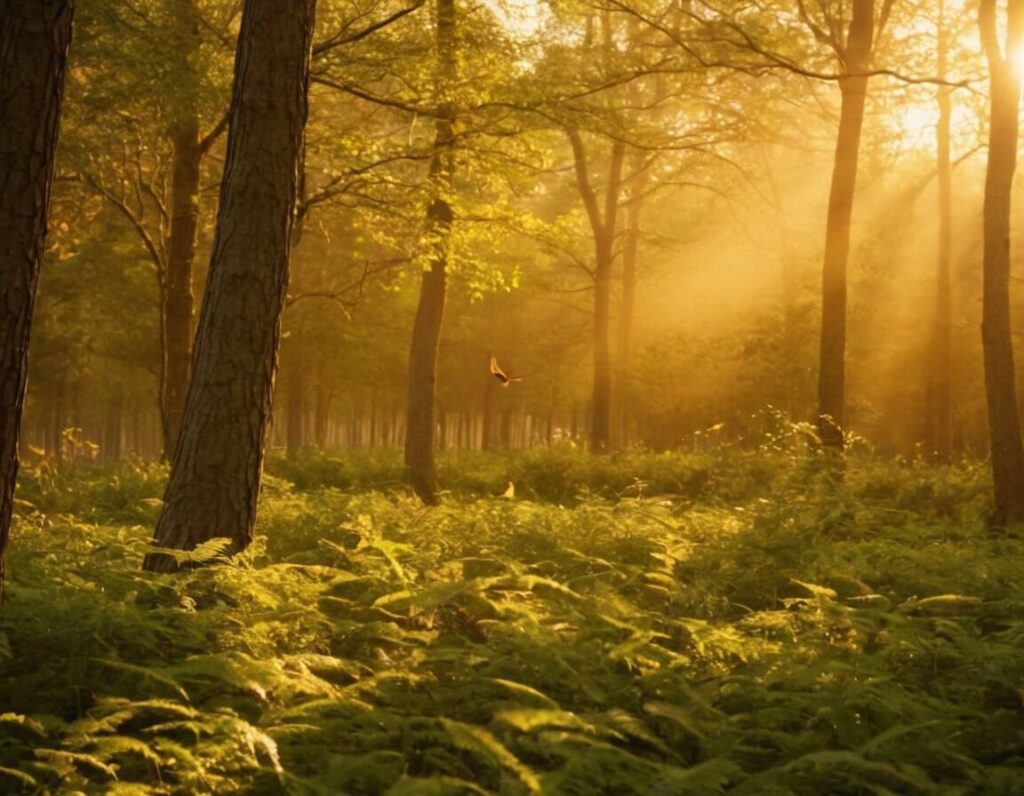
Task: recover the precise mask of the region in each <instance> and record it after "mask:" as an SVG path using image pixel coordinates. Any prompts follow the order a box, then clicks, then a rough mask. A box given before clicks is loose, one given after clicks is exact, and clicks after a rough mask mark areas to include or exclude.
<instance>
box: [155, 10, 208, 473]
mask: <svg viewBox="0 0 1024 796" xmlns="http://www.w3.org/2000/svg"><path fill="white" fill-rule="evenodd" d="M178 14H179V17H178V30H177V31H176V33H177V38H176V40H175V45H176V47H177V48H178V51H179V53H180V60H179V61H178V63H177V64H176V67H177V68H176V69H175V72H174V74H175V76H176V78H177V81H178V83H179V90H180V96H181V98H182V99H181V104H180V107H179V108H178V111H177V113H176V114H175V120H174V122H173V124H172V126H171V141H172V142H173V144H174V156H173V162H172V166H171V228H170V233H169V235H168V247H167V251H168V256H167V274H166V277H165V289H164V301H165V306H164V312H163V323H164V333H163V341H164V367H163V370H162V377H163V384H162V385H161V387H162V393H161V415H162V421H163V432H164V456H166V457H167V458H168V459H170V458H171V457H172V456H174V447H175V445H176V444H177V442H178V435H179V434H180V433H181V421H182V416H183V415H184V412H185V396H186V394H187V392H188V383H189V379H190V377H191V375H192V373H191V371H192V312H193V309H192V308H193V298H192V269H193V264H194V263H195V256H196V229H197V227H198V224H199V167H200V164H201V163H202V159H203V151H202V147H201V145H200V142H199V112H198V96H197V94H198V88H199V87H198V81H199V78H198V76H197V75H196V72H195V66H194V64H193V63H192V61H193V59H194V58H195V57H196V56H197V52H198V49H199V19H198V12H197V10H196V8H195V4H194V0H188V2H184V3H181V4H180V5H179V6H178Z"/></svg>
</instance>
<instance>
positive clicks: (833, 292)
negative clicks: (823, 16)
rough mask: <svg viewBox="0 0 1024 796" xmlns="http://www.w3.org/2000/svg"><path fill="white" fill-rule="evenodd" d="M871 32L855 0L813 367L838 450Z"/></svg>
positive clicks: (860, 1)
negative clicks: (852, 237) (849, 261)
mask: <svg viewBox="0 0 1024 796" xmlns="http://www.w3.org/2000/svg"><path fill="white" fill-rule="evenodd" d="M873 35H874V0H854V2H853V19H852V20H851V22H850V31H849V41H848V43H847V46H846V68H845V73H846V74H847V75H848V76H847V77H844V78H842V79H841V80H840V82H839V87H840V90H841V92H842V106H841V110H840V116H839V134H838V137H837V140H836V153H835V163H834V165H833V169H832V188H831V192H830V194H829V203H828V219H827V221H826V228H825V264H824V268H823V271H822V303H821V359H820V368H819V371H818V432H819V434H820V436H821V442H822V444H823V445H824V446H825V447H826V448H831V449H834V450H838V451H842V449H843V424H844V410H845V404H846V395H845V389H846V387H845V382H846V262H847V259H848V257H849V254H850V219H851V216H852V214H853V199H854V192H855V190H856V185H857V159H858V156H859V154H860V133H861V126H862V124H863V121H864V103H865V100H866V98H867V88H868V78H867V77H866V76H864V75H863V74H860V73H863V72H864V71H866V70H867V68H868V66H869V63H870V60H871V44H872V37H873Z"/></svg>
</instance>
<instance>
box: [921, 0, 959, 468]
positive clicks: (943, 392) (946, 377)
mask: <svg viewBox="0 0 1024 796" xmlns="http://www.w3.org/2000/svg"><path fill="white" fill-rule="evenodd" d="M942 11H943V12H944V7H943V9H942ZM938 36H939V39H938V52H937V74H938V75H939V77H945V75H946V59H947V49H948V41H947V38H948V33H947V31H946V26H945V14H944V13H940V18H939V25H938ZM951 93H952V89H951V88H950V87H949V86H939V89H938V92H937V95H938V96H937V99H938V104H939V121H938V123H937V124H936V126H935V144H936V167H937V169H938V175H939V207H938V210H939V241H938V244H939V246H938V248H939V252H938V255H939V256H938V263H937V265H938V269H937V274H936V296H935V326H934V329H933V330H932V350H931V357H930V363H929V364H930V368H929V370H930V371H931V373H930V376H931V378H930V380H929V381H930V384H929V389H928V412H927V417H928V445H929V447H930V448H931V452H932V453H933V454H934V455H935V456H936V457H937V458H938V459H939V460H940V461H948V460H949V457H950V453H951V452H952V430H951V429H952V405H953V401H952V392H953V387H952V355H951V348H952V341H951V335H952V331H953V300H952V248H953V245H952V243H953V242H952V228H953V201H952V179H953V168H952V164H951V161H950V115H951V108H950V104H951V102H950V94H951Z"/></svg>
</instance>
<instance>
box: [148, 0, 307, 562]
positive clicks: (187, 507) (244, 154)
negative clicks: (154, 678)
mask: <svg viewBox="0 0 1024 796" xmlns="http://www.w3.org/2000/svg"><path fill="white" fill-rule="evenodd" d="M315 6H316V2H315V0H295V1H294V2H290V3H264V2H260V0H246V2H245V6H244V9H243V12H242V24H241V30H240V32H239V35H238V51H237V55H236V59H235V85H234V96H233V98H232V109H231V124H230V132H229V134H228V146H227V157H226V161H225V169H224V181H223V183H222V185H221V196H220V209H219V212H218V218H217V233H216V237H215V240H214V246H213V255H212V257H211V261H210V272H209V277H208V279H207V287H206V294H205V296H204V300H203V307H202V311H201V313H200V320H199V328H198V331H197V334H196V353H195V359H194V366H195V367H194V373H193V377H192V382H191V385H190V387H189V390H188V396H187V399H186V403H185V417H184V422H183V424H182V430H181V436H180V438H179V441H178V444H177V446H176V448H175V454H174V457H173V459H172V464H171V475H170V480H169V482H168V485H167V491H166V494H165V496H164V510H163V512H162V513H161V515H160V519H159V521H158V522H157V527H156V543H157V544H159V545H161V546H163V547H171V548H179V549H192V548H194V547H195V546H196V545H198V544H200V543H202V542H204V541H206V540H208V539H211V538H213V537H224V536H226V537H229V538H230V539H231V549H232V550H233V551H236V552H237V551H239V550H242V549H244V548H245V547H246V546H248V544H249V542H250V541H252V532H253V525H254V523H255V520H256V500H257V497H258V494H259V487H260V478H261V475H262V470H263V456H264V450H265V445H266V433H267V426H268V422H269V419H270V414H271V395H272V391H273V383H274V375H275V372H276V370H277V352H278V344H279V341H280V333H281V313H282V311H283V309H284V301H285V295H286V292H287V288H288V256H289V244H290V236H291V230H292V223H293V219H294V215H295V198H296V188H297V183H298V164H299V152H300V149H301V146H302V137H303V128H304V126H305V121H306V109H307V91H308V85H309V55H310V43H311V40H312V34H313V18H314V10H315ZM144 567H145V568H146V569H151V570H157V571H173V570H175V569H176V568H177V564H176V562H175V560H174V559H173V558H172V557H170V556H167V555H162V554H150V555H148V556H146V560H145V562H144Z"/></svg>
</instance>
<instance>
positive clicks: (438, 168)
mask: <svg viewBox="0 0 1024 796" xmlns="http://www.w3.org/2000/svg"><path fill="white" fill-rule="evenodd" d="M437 52H438V65H437V86H438V89H437V94H438V96H439V97H442V98H443V99H442V102H441V108H440V111H441V113H440V114H439V116H438V119H437V121H436V123H435V133H434V154H433V157H432V158H431V161H430V181H431V184H432V191H433V199H432V201H431V203H430V207H429V208H427V218H426V224H425V235H424V243H425V245H426V246H427V247H428V249H429V251H428V255H427V267H426V269H425V270H424V272H423V281H422V283H421V286H420V298H419V304H418V306H417V307H416V319H415V321H414V322H413V329H412V344H411V346H410V350H409V377H408V378H409V398H408V404H407V410H406V411H407V420H406V431H405V464H406V467H407V469H408V477H409V482H410V484H411V485H412V488H413V490H414V491H415V492H416V494H417V495H418V496H419V498H420V500H422V501H423V502H424V503H426V504H428V505H434V504H436V503H437V473H436V472H435V468H434V434H435V429H434V425H435V423H434V396H435V393H436V387H435V385H436V380H437V352H438V345H439V343H440V340H441V324H442V321H443V318H444V304H445V294H446V291H447V279H448V274H447V269H448V246H449V240H450V233H451V225H452V208H451V206H450V205H449V204H448V201H447V198H446V197H447V195H448V194H449V192H450V191H451V186H452V169H453V166H454V158H453V154H454V153H453V147H454V144H455V107H454V105H453V104H452V103H451V101H450V99H448V98H444V95H445V94H446V93H447V92H448V90H449V87H450V86H451V84H452V83H453V82H454V78H455V70H456V65H455V2H454V0H437Z"/></svg>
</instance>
